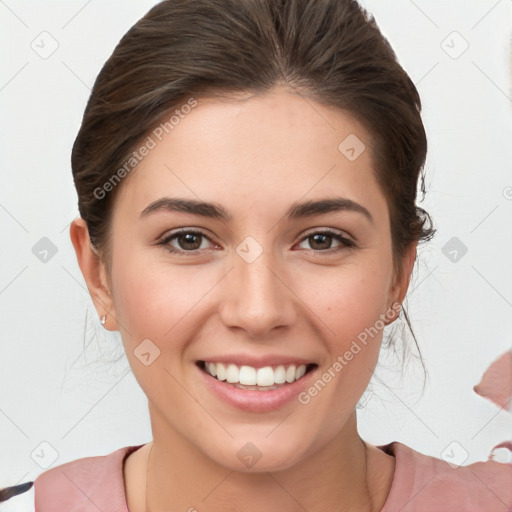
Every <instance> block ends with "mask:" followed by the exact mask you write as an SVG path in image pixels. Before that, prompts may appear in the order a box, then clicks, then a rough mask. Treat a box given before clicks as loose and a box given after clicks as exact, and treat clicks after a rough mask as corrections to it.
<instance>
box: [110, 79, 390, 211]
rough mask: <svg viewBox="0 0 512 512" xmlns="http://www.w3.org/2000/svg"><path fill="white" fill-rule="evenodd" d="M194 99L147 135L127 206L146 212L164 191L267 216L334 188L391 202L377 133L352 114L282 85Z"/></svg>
mask: <svg viewBox="0 0 512 512" xmlns="http://www.w3.org/2000/svg"><path fill="white" fill-rule="evenodd" d="M196 101H197V103H196V106H194V107H192V108H189V109H184V110H183V111H182V112H177V113H176V110H179V107H178V109H175V110H173V112H171V113H170V114H169V116H168V117H164V118H163V122H162V124H161V125H160V126H159V127H155V130H153V132H151V133H150V134H149V137H150V139H151V145H152V146H153V147H152V149H150V150H149V151H148V152H147V154H146V156H144V158H143V159H142V160H141V162H140V163H139V164H138V165H137V167H136V168H135V169H134V170H133V171H132V172H131V173H130V175H128V176H127V177H126V178H124V180H125V182H124V183H123V184H122V185H123V186H122V187H121V190H120V191H119V197H118V200H117V202H119V203H120V208H123V209H126V208H128V209H129V210H130V211H131V214H132V215H133V216H137V217H138V216H139V215H140V213H141V212H142V210H143V209H144V208H145V207H146V206H147V204H149V203H150V202H152V201H154V200H155V199H158V198H159V197H162V196H166V195H167V196H172V195H176V196H180V197H190V198H195V199H201V200H211V201H215V202H221V203H223V204H226V205H227V207H228V209H229V206H228V205H232V206H233V209H234V210H236V209H238V210H239V212H240V213H243V211H244V209H245V210H247V209H248V208H252V206H251V205H253V204H259V205H260V207H261V212H260V211H259V212H258V213H259V214H260V213H263V212H264V211H268V209H269V208H270V209H273V208H277V207H280V205H282V207H283V208H284V207H285V206H288V205H289V204H290V203H292V202H295V201H297V200H299V199H301V198H303V199H313V198H315V197H320V196H321V197H325V196H326V195H331V196H332V195H342V196H345V197H348V198H350V199H353V200H356V201H357V202H362V203H366V204H369V205H370V206H372V204H373V207H374V208H378V207H379V206H380V207H382V206H383V203H382V201H383V197H382V195H381V194H380V190H379V188H378V185H377V183H376V180H375V177H374V174H373V169H372V160H371V141H370V139H369V135H368V134H367V132H366V131H365V130H364V128H363V126H362V125H361V124H360V123H359V122H358V121H357V120H356V119H355V118H354V117H353V116H352V115H350V114H349V113H347V112H344V111H341V110H339V109H334V108H332V107H326V106H324V105H321V104H320V103H317V102H316V101H314V100H312V99H310V98H308V97H305V96H303V95H300V94H297V93H296V92H294V91H293V90H289V89H281V88H279V89H276V90H274V91H272V92H270V93H266V94H263V95H254V94H250V95H249V94H246V95H238V96H233V97H232V98H229V99H217V98H198V99H197V100H196ZM185 111H186V113H185ZM173 113H176V114H177V115H174V117H173V119H171V117H172V116H173ZM166 122H167V124H165V123H166ZM384 207H385V205H384ZM230 211H231V209H230ZM128 213H129V212H127V211H126V212H125V214H128ZM245 213H248V214H252V213H254V210H253V209H251V210H250V211H246V212H245Z"/></svg>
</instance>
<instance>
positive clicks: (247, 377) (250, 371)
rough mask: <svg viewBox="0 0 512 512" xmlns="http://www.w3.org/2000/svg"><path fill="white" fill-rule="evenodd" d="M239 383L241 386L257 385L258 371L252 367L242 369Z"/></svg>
mask: <svg viewBox="0 0 512 512" xmlns="http://www.w3.org/2000/svg"><path fill="white" fill-rule="evenodd" d="M210 364H211V363H210ZM212 375H213V374H212ZM214 377H215V375H214ZM238 382H240V384H244V385H246V386H255V385H256V370H255V369H254V368H253V367H252V366H242V367H240V374H239V377H238Z"/></svg>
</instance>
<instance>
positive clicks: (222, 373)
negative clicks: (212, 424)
mask: <svg viewBox="0 0 512 512" xmlns="http://www.w3.org/2000/svg"><path fill="white" fill-rule="evenodd" d="M210 364H211V365H214V366H216V367H217V370H216V373H217V375H213V373H212V372H210V375H212V376H213V377H217V379H219V380H226V367H225V366H224V365H223V364H222V363H217V364H215V363H210ZM209 368H210V365H208V369H209Z"/></svg>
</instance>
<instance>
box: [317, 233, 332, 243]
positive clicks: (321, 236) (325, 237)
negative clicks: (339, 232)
mask: <svg viewBox="0 0 512 512" xmlns="http://www.w3.org/2000/svg"><path fill="white" fill-rule="evenodd" d="M318 237H320V238H322V239H323V241H324V242H325V240H326V239H327V238H329V236H325V235H322V234H316V235H313V240H314V243H316V242H317V239H318Z"/></svg>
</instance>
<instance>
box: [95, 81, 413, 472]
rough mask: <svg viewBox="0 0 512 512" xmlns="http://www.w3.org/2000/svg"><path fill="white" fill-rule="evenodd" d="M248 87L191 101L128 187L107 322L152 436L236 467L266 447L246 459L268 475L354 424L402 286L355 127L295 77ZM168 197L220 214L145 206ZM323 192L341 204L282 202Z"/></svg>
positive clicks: (118, 223) (122, 196)
mask: <svg viewBox="0 0 512 512" xmlns="http://www.w3.org/2000/svg"><path fill="white" fill-rule="evenodd" d="M238 100H239V98H236V100H233V101H229V102H228V101H219V100H213V99H200V98H199V99H198V104H197V106H196V107H194V108H193V109H192V110H191V112H190V113H188V114H187V115H186V116H183V117H182V118H180V121H179V124H177V125H175V126H174V128H173V129H172V131H169V133H168V134H165V132H164V136H161V138H162V140H161V141H160V140H158V138H157V137H155V136H154V135H153V139H154V140H155V141H156V142H157V144H156V146H155V147H154V148H153V149H151V150H150V151H149V153H148V154H147V156H146V157H145V158H144V159H143V160H142V161H141V163H140V164H139V166H138V167H137V168H136V170H134V171H133V172H132V174H130V175H129V176H128V177H127V178H125V181H124V182H123V183H122V184H121V188H120V190H119V195H118V196H117V198H116V203H115V209H114V215H113V224H112V239H111V243H112V262H113V263H112V274H111V283H112V289H111V294H112V303H111V305H112V308H113V309H112V311H111V314H110V317H113V318H115V319H116V321H117V322H116V324H115V327H114V326H112V324H110V327H111V328H118V329H119V330H120V332H121V335H122V339H123V343H124V346H125V349H126V354H127V357H128V359H129V362H130V365H131V367H132V370H133V373H134V375H135V377H136V379H137V381H138V382H139V384H140V386H141V387H142V389H143V391H144V392H145V394H146V395H147V397H148V400H149V404H150V411H151V419H152V427H153V433H154V435H155V436H156V435H158V436H162V437H165V436H169V438H170V437H173V438H175V439H177V438H179V439H180V441H181V442H182V443H183V446H189V447H190V449H191V450H195V452H196V453H198V454H202V455H203V456H205V457H208V458H209V459H211V460H213V461H214V462H216V463H218V464H221V465H223V466H225V467H229V468H233V469H237V470H250V466H249V464H247V460H249V459H244V456H245V455H249V456H251V455H252V456H256V457H259V455H258V454H261V459H260V461H259V462H258V464H257V466H255V469H254V470H258V471H261V470H276V469H284V468H287V467H290V466H292V465H294V464H297V463H299V462H300V461H305V460H307V459H308V457H311V456H313V455H314V454H315V453H317V452H319V451H320V450H322V449H324V448H325V447H328V446H329V443H332V442H334V440H335V439H338V438H339V436H341V435H343V433H344V432H345V433H347V430H346V429H347V428H348V427H347V425H348V420H349V419H350V418H353V417H354V416H355V407H356V404H357V402H358V400H359V398H360V397H361V395H362V394H363V392H364V390H365V389H366V387H367V385H368V383H369V380H370V378H371V374H372V372H373V369H374V367H375V364H376V362H377V358H378V353H379V348H380V342H381V339H382V327H383V325H384V321H386V320H392V319H393V318H394V317H393V316H392V313H394V311H393V309H392V305H393V304H394V303H395V301H400V300H401V298H402V297H403V294H404V293H405V289H406V286H407V282H405V283H404V282H402V281H399V280H398V278H397V276H395V275H394V274H393V260H392V246H391V233H390V224H389V213H388V206H387V203H386V199H385V197H384V195H383V193H382V191H381V190H380V188H379V186H378V184H377V182H376V179H375V177H374V175H373V171H372V161H371V141H370V138H369V136H368V134H367V133H366V132H365V131H364V130H363V128H362V126H361V125H360V124H359V123H357V122H356V120H355V119H354V118H352V117H351V116H349V115H348V114H346V113H343V112H341V111H339V110H335V109H331V108H328V107H325V106H322V105H320V104H319V103H316V102H314V101H312V100H310V99H308V100H306V99H304V98H302V97H300V96H299V95H297V94H295V93H294V92H292V91H290V90H287V89H275V90H274V91H272V92H271V93H267V94H265V95H262V96H249V95H246V96H244V99H243V100H240V101H238ZM349 136H350V137H351V138H350V139H348V142H346V143H344V144H345V145H343V144H342V146H341V150H340V149H339V146H340V143H342V142H343V141H344V140H345V139H346V138H347V137H349ZM354 136H355V137H357V139H355V138H354ZM358 140H359V142H358ZM354 141H356V142H354ZM349 142H351V144H350V143H349ZM361 143H363V144H364V145H365V149H364V150H363V151H362V152H361V149H362V148H363V146H362V145H361ZM354 144H355V145H354ZM350 147H354V148H355V151H351V150H350ZM359 153H360V154H359ZM349 157H350V158H349ZM354 157H356V158H354ZM163 198H167V199H178V198H179V199H182V200H184V201H200V202H206V203H214V204H215V206H216V207H217V208H218V210H219V211H221V210H222V211H223V212H224V213H225V216H219V215H213V214H214V213H215V212H217V213H219V211H217V210H215V208H212V207H210V208H208V207H203V208H202V209H201V210H200V212H199V213H197V212H196V213H194V212H193V211H192V209H191V208H188V209H186V208H177V207H176V206H172V205H171V206H168V207H167V208H164V207H160V208H159V207H152V208H150V209H149V210H150V211H146V213H145V214H143V212H144V211H145V210H146V209H147V208H148V207H149V206H150V205H151V204H152V203H154V202H155V201H158V200H161V199H163ZM326 199H327V200H333V199H341V201H339V202H338V207H337V208H327V209H323V210H322V208H321V207H319V208H317V209H315V208H309V209H307V208H300V207H296V208H295V210H292V213H293V212H295V215H293V214H289V212H290V209H291V208H292V206H293V205H295V206H296V203H297V204H302V203H305V202H317V201H322V200H326ZM182 204H183V203H182ZM201 212H202V214H200V213H201ZM205 213H208V214H209V215H205ZM180 230H182V231H183V232H181V233H180V232H179V231H180ZM100 310H101V309H100ZM386 315H387V316H386ZM363 340H364V341H363ZM205 362H206V364H205ZM208 363H211V364H208ZM216 363H221V364H222V365H223V366H221V365H218V364H216ZM231 365H234V366H231ZM292 366H294V367H295V368H293V367H292ZM242 367H245V368H242ZM280 367H282V368H280ZM223 368H224V369H223ZM239 369H240V371H238V370H239ZM304 370H306V373H305V374H304V375H302V376H301V374H302V373H303V372H304ZM208 372H211V373H214V374H217V376H216V377H214V376H212V375H211V374H209V373H208ZM219 379H223V380H219ZM283 380H285V381H286V382H284V383H283ZM228 381H232V382H228ZM237 381H238V382H240V381H242V383H244V382H245V383H246V384H242V386H240V385H239V384H238V385H237V384H236V382H237ZM288 381H292V382H288ZM255 383H259V384H260V385H261V386H265V387H264V388H263V389H253V388H252V387H251V386H252V385H253V384H255ZM243 386H245V389H242V387H243ZM155 440H156V437H155ZM248 443H251V444H248Z"/></svg>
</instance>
